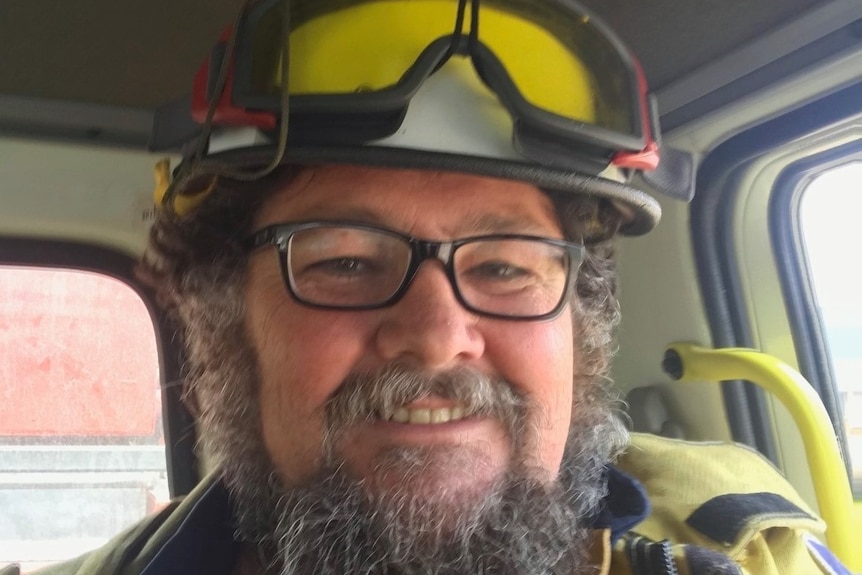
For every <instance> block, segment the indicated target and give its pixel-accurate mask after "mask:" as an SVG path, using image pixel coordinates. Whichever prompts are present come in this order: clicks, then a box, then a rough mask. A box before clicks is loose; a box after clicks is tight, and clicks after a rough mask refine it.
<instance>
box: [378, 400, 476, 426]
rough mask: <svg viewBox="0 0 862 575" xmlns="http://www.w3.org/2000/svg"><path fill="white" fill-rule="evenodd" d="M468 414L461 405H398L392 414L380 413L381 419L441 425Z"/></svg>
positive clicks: (410, 423)
mask: <svg viewBox="0 0 862 575" xmlns="http://www.w3.org/2000/svg"><path fill="white" fill-rule="evenodd" d="M466 416H467V412H466V410H465V409H464V408H463V407H461V406H459V405H456V406H453V407H437V408H421V407H420V408H409V407H398V408H396V409H395V410H394V411H393V412H392V413H391V414H386V413H381V414H379V417H380V419H381V420H383V421H391V422H394V423H406V424H408V425H439V424H442V423H449V422H452V421H460V420H461V419H464V417H466Z"/></svg>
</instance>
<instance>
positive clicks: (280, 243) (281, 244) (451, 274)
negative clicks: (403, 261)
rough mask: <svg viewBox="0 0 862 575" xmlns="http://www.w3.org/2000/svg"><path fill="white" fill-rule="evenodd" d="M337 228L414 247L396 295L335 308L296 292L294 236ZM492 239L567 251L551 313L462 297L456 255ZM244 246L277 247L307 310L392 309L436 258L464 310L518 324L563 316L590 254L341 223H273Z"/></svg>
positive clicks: (567, 247) (562, 243) (561, 243)
mask: <svg viewBox="0 0 862 575" xmlns="http://www.w3.org/2000/svg"><path fill="white" fill-rule="evenodd" d="M336 226H337V227H345V228H353V229H359V230H367V231H370V232H375V233H380V234H385V235H389V236H393V237H396V238H398V239H400V240H403V241H404V242H406V243H407V245H408V246H409V247H410V259H409V260H408V264H407V269H406V270H405V272H404V278H403V279H402V280H401V284H400V285H399V286H398V289H396V290H395V292H393V294H392V295H391V296H390V297H389V298H388V299H387V300H385V301H383V302H380V303H376V304H369V305H331V304H320V303H315V302H310V301H308V300H305V299H303V298H302V297H300V296H299V295H298V294H297V293H296V291H295V290H294V288H293V285H292V284H291V281H290V277H291V274H290V269H289V266H288V247H289V245H290V239H291V238H292V237H293V235H294V234H296V233H297V232H300V231H304V230H309V229H315V228H323V227H336ZM488 240H530V241H538V242H541V243H544V244H547V245H551V246H556V247H559V248H563V250H564V253H565V255H566V258H567V259H566V264H567V267H568V272H567V273H566V283H565V285H564V286H563V290H562V293H561V294H560V299H559V301H558V302H557V303H556V305H555V306H554V307H553V308H552V309H551V310H550V311H548V312H546V313H543V314H540V315H530V316H517V315H506V314H500V313H493V312H488V311H485V310H482V309H478V308H476V307H475V306H473V305H471V304H470V303H469V302H467V301H466V300H465V299H464V296H463V295H462V294H461V288H460V287H459V286H458V280H457V278H456V276H455V263H454V262H455V252H456V251H457V250H458V248H460V247H461V246H464V245H467V244H471V243H475V242H477V241H488ZM242 246H243V248H244V249H245V251H246V253H251V252H254V251H256V250H259V249H261V248H265V247H268V246H275V247H276V248H277V250H278V254H279V258H278V261H279V267H280V269H281V276H282V279H283V280H284V285H285V287H286V288H287V291H288V293H290V295H291V296H292V297H293V299H295V300H296V301H297V302H299V303H300V304H302V305H305V306H307V307H312V308H318V309H330V310H355V311H362V310H374V309H383V308H386V307H391V306H393V305H395V304H396V303H398V301H399V300H400V299H401V298H403V297H404V294H406V293H407V290H408V289H410V285H411V284H412V283H413V279H414V278H415V277H416V273H417V272H418V271H419V267H420V266H421V265H422V263H423V262H424V261H425V260H428V259H436V260H438V261H439V262H441V263H442V264H443V268H444V269H445V271H446V277H447V279H448V280H449V285H450V286H451V287H452V292H453V293H454V294H455V298H456V299H457V300H458V303H460V304H461V305H462V306H463V307H464V309H466V310H468V311H470V312H472V313H475V314H477V315H480V316H484V317H491V318H496V319H507V320H514V321H544V320H550V319H554V318H556V317H557V316H559V315H560V313H561V312H562V310H563V308H564V307H565V306H566V303H568V301H569V296H570V295H571V289H572V286H573V285H574V282H573V281H572V280H573V279H574V278H575V277H577V273H578V270H579V269H580V266H581V263H582V262H583V260H584V256H585V253H586V248H585V247H584V246H582V245H580V244H577V243H575V242H570V241H567V240H559V239H554V238H546V237H543V236H533V235H529V234H488V235H480V236H470V237H466V238H460V239H457V240H452V241H446V242H437V241H429V240H422V239H419V238H414V237H412V236H408V235H407V234H403V233H400V232H396V231H394V230H390V229H386V228H381V227H377V226H373V225H369V224H366V223H357V222H350V221H338V220H314V221H304V222H282V223H278V224H272V225H269V226H266V227H264V228H262V229H260V230H258V231H256V232H254V233H252V234H251V235H250V236H248V237H247V238H246V239H245V240H244V241H243V242H242Z"/></svg>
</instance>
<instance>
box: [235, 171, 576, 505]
mask: <svg viewBox="0 0 862 575" xmlns="http://www.w3.org/2000/svg"><path fill="white" fill-rule="evenodd" d="M309 220H346V221H351V222H364V223H368V224H372V225H375V226H378V227H382V228H387V229H390V230H394V231H397V232H401V233H404V234H409V235H411V236H413V237H417V238H422V239H429V240H440V241H445V240H452V239H458V238H464V237H469V236H476V235H487V234H497V233H518V234H530V235H536V236H544V237H549V238H562V233H561V230H560V227H559V224H558V222H557V219H556V217H555V215H554V212H553V209H552V207H551V203H550V201H549V199H548V198H547V197H546V196H545V195H544V194H543V193H542V192H540V191H539V190H538V189H537V188H535V187H533V186H531V185H528V184H523V183H516V182H511V181H505V180H497V179H491V178H484V177H478V176H467V175H459V174H451V173H435V172H424V171H394V170H382V169H370V168H354V167H325V168H318V169H312V170H306V171H304V172H302V173H301V174H300V176H299V177H298V178H297V179H295V180H293V181H292V182H291V183H290V184H289V185H288V186H286V187H285V188H284V189H283V190H280V191H279V192H277V193H276V194H274V195H273V196H271V197H270V198H269V200H268V201H267V202H266V203H265V204H264V206H263V207H262V209H261V210H260V212H259V214H258V216H257V219H256V223H255V226H254V228H255V229H260V228H262V227H264V226H266V225H270V224H274V223H280V222H300V221H309ZM245 300H246V301H245V303H246V327H247V330H248V334H249V338H250V340H251V344H252V346H253V348H254V350H255V352H256V355H257V360H258V364H259V377H260V379H259V401H260V411H261V432H262V437H263V441H264V445H265V448H266V451H267V452H268V454H269V456H270V458H271V460H272V462H273V464H274V466H275V468H276V470H277V471H278V472H279V473H280V474H281V475H282V480H283V481H284V482H285V483H286V484H287V485H298V484H301V483H302V482H303V480H306V479H308V478H310V477H312V476H313V475H314V473H315V472H316V471H318V470H319V468H320V467H321V466H322V465H324V463H331V462H325V461H324V459H325V457H324V452H325V449H324V444H325V443H326V435H327V433H328V431H327V425H328V422H327V406H328V405H329V404H330V403H331V400H332V399H333V398H334V397H337V396H338V394H339V392H340V391H343V386H344V385H345V381H348V380H350V379H351V378H352V377H355V376H357V375H360V374H368V373H375V372H378V371H379V370H381V369H384V368H387V367H389V366H392V365H398V366H400V367H401V368H403V369H407V370H411V371H416V372H421V373H422V374H424V375H427V376H429V377H433V376H436V375H440V374H446V373H451V372H453V371H458V370H459V369H463V368H470V369H471V370H473V371H475V372H479V373H481V374H484V375H486V376H489V377H490V378H491V380H492V381H495V382H496V381H500V382H506V383H499V384H498V385H508V386H510V387H511V388H512V391H514V392H515V393H516V394H517V395H518V396H521V397H523V398H524V400H525V402H526V405H527V406H528V407H527V408H526V410H525V413H524V421H522V422H521V423H522V424H523V425H521V426H520V428H519V429H518V431H517V432H516V435H517V436H516V437H512V436H511V435H512V432H511V430H510V429H509V428H508V427H507V425H506V422H502V421H499V420H497V419H496V418H494V417H476V416H473V417H466V418H463V419H460V420H450V421H448V422H444V423H422V422H421V421H424V419H423V418H425V417H431V418H435V417H437V416H439V415H440V414H447V412H446V411H445V410H449V411H448V416H450V417H451V415H452V413H453V411H454V412H455V413H457V411H458V409H459V408H460V406H458V405H457V404H456V402H455V401H454V400H452V399H450V398H447V397H442V396H437V395H435V394H433V393H432V394H430V395H427V396H425V397H422V398H421V399H418V400H415V401H412V402H410V403H409V404H408V405H404V406H401V407H402V408H404V409H406V412H405V411H403V410H402V411H401V414H402V415H403V414H405V413H406V414H409V415H410V417H411V419H412V420H413V421H416V422H414V423H411V422H407V423H398V422H395V421H392V420H389V421H384V420H382V419H380V418H377V419H373V420H372V421H361V422H355V423H353V424H351V425H350V426H349V427H348V428H347V429H343V430H340V433H339V435H338V437H337V441H335V444H334V445H332V450H333V451H334V454H333V455H334V456H335V458H336V460H337V461H339V462H343V463H344V466H345V469H346V471H347V473H348V474H349V475H350V476H351V477H352V478H353V479H356V480H365V485H366V486H367V488H368V489H371V490H375V489H377V490H381V491H385V490H386V489H387V488H388V487H391V486H393V485H398V484H401V483H403V482H405V481H407V478H406V477H402V476H401V475H400V474H399V472H398V471H397V470H399V469H401V467H395V468H394V469H395V470H396V471H394V472H392V471H386V470H387V469H390V468H388V467H387V463H388V462H391V461H392V460H393V459H396V458H401V459H404V458H405V457H407V458H413V459H417V458H418V460H420V461H421V462H422V466H421V473H419V474H415V473H414V475H412V476H411V479H410V481H411V482H412V483H411V485H413V486H414V487H415V489H417V490H419V489H425V488H437V489H445V490H446V491H447V492H449V493H453V494H456V495H458V494H462V495H464V496H469V494H471V493H477V494H478V493H481V492H482V491H483V490H484V488H485V487H486V486H487V485H490V484H491V483H492V482H493V481H495V480H496V479H498V478H500V477H501V476H502V475H503V474H504V473H505V472H507V471H510V470H511V469H512V468H513V466H516V465H517V466H519V467H520V468H528V469H531V470H532V471H533V472H534V474H535V475H536V477H537V478H540V479H541V480H542V481H545V482H548V483H550V482H551V481H552V480H553V479H554V478H555V477H556V476H557V473H558V470H559V468H560V462H561V459H562V457H563V450H564V446H565V442H566V437H567V433H568V430H569V425H570V422H571V414H572V381H573V368H574V363H575V357H574V351H573V341H572V318H571V313H570V312H569V308H568V307H567V308H566V309H565V310H564V311H563V313H561V314H560V315H559V316H558V317H557V318H555V319H552V320H548V321H511V320H502V319H493V318H488V317H480V316H478V315H476V314H474V313H472V312H470V311H468V310H466V309H465V308H464V307H463V306H462V305H461V304H460V303H459V302H458V301H457V299H456V297H455V294H454V293H453V290H452V286H451V285H450V283H449V280H448V279H447V276H446V274H445V270H444V268H443V265H442V264H441V263H440V262H439V261H437V260H433V259H432V260H427V261H425V262H424V263H423V264H422V266H421V268H420V269H419V272H418V273H417V275H416V277H415V278H414V280H413V282H412V284H411V285H410V287H409V289H408V291H407V293H406V295H405V296H404V297H403V298H402V299H401V300H400V301H398V302H397V303H396V304H394V305H393V306H391V307H388V308H384V309H378V310H365V311H352V310H325V309H316V308H310V307H307V306H304V305H302V304H300V303H298V302H296V301H295V300H294V299H293V298H292V297H291V296H290V294H289V293H288V292H287V290H286V288H285V285H284V280H283V278H282V275H281V270H280V267H279V262H278V258H277V257H276V254H275V250H274V249H267V250H260V251H259V252H255V253H254V254H253V255H252V256H251V259H250V263H249V269H248V276H247V284H246V290H245ZM443 419H445V417H443ZM417 422H418V423H417ZM405 454H406V455H405Z"/></svg>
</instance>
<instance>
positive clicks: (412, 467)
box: [361, 446, 511, 508]
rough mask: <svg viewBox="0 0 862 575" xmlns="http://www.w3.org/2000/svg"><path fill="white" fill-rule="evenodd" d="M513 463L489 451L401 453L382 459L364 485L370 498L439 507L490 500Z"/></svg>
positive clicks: (440, 448)
mask: <svg viewBox="0 0 862 575" xmlns="http://www.w3.org/2000/svg"><path fill="white" fill-rule="evenodd" d="M510 467H511V465H510V457H509V456H508V454H506V455H503V454H501V453H499V452H494V451H493V450H491V449H489V448H488V447H487V446H471V447H465V446H433V447H427V446H426V447H395V448H390V449H387V450H386V452H385V453H384V454H382V456H381V457H378V459H377V461H376V462H375V464H374V466H373V468H372V469H371V470H370V475H368V476H365V477H362V478H361V482H362V484H363V486H364V487H365V489H366V490H367V492H368V494H369V496H371V497H372V498H374V499H386V498H388V497H389V496H390V494H397V495H396V497H402V496H407V497H409V498H410V499H412V500H413V501H417V502H419V501H422V502H425V503H428V504H430V505H434V506H443V507H456V508H458V507H460V506H463V505H467V506H469V505H470V503H471V502H474V501H478V500H482V499H484V498H485V497H486V496H487V494H488V493H490V492H491V491H493V489H494V486H495V485H497V484H498V483H499V482H500V480H501V479H502V478H503V477H505V476H506V475H507V474H508V473H509V472H510V471H511V469H510Z"/></svg>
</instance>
